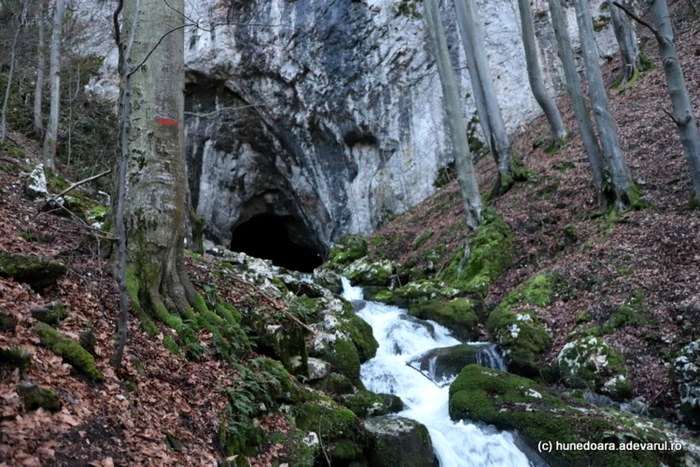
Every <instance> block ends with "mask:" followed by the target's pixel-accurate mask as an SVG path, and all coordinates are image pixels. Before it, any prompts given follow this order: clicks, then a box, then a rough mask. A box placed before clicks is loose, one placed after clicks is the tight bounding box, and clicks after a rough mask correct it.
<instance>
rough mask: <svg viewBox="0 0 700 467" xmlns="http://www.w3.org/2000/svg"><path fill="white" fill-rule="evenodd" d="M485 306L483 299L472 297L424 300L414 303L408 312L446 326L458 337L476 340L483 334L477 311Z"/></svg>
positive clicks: (463, 339) (464, 339)
mask: <svg viewBox="0 0 700 467" xmlns="http://www.w3.org/2000/svg"><path fill="white" fill-rule="evenodd" d="M483 307H484V304H483V302H482V301H481V300H472V299H470V298H456V299H454V300H450V301H443V300H422V301H419V302H416V303H413V304H412V305H411V306H410V308H409V310H408V314H409V315H411V316H414V317H416V318H420V319H430V320H433V321H435V322H436V323H438V324H441V325H443V326H445V327H446V328H447V329H449V330H450V331H451V332H452V334H453V335H454V336H455V337H456V338H457V339H460V340H462V341H474V340H477V339H478V338H479V335H480V334H481V333H480V330H479V318H478V317H477V312H478V311H479V310H480V309H483Z"/></svg>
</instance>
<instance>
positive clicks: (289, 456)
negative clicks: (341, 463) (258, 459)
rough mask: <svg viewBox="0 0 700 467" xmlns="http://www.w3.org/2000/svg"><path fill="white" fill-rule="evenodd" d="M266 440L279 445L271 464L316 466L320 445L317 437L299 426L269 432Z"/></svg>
mask: <svg viewBox="0 0 700 467" xmlns="http://www.w3.org/2000/svg"><path fill="white" fill-rule="evenodd" d="M265 442H266V443H269V444H270V445H274V446H276V447H277V449H275V452H276V454H275V458H274V459H273V462H274V463H273V464H271V465H273V466H275V467H277V466H283V465H288V466H294V467H297V466H298V467H314V461H315V459H316V456H317V455H318V453H319V447H320V446H319V443H318V439H317V438H316V437H314V436H313V435H311V436H309V435H308V434H307V433H306V432H304V431H303V430H300V429H298V428H292V429H291V430H287V429H285V430H281V431H271V432H269V433H267V435H266V440H265ZM280 446H281V447H280Z"/></svg>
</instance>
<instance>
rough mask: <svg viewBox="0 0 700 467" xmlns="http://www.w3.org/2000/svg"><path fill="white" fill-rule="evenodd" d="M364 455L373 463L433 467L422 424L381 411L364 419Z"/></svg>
mask: <svg viewBox="0 0 700 467" xmlns="http://www.w3.org/2000/svg"><path fill="white" fill-rule="evenodd" d="M365 430H366V432H367V441H366V443H367V448H366V453H367V458H368V460H369V463H370V465H372V466H373V467H396V466H399V465H400V466H402V467H437V465H438V464H437V461H436V459H435V457H434V455H433V445H432V442H431V441H430V435H429V433H428V429H427V428H426V427H425V425H423V424H421V423H419V422H417V421H415V420H411V419H409V418H404V417H395V416H391V415H385V416H382V417H376V418H370V419H367V420H366V421H365Z"/></svg>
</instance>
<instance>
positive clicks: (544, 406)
mask: <svg viewBox="0 0 700 467" xmlns="http://www.w3.org/2000/svg"><path fill="white" fill-rule="evenodd" d="M449 412H450V417H451V418H452V419H453V420H459V419H468V420H472V421H479V422H484V423H486V424H492V425H494V426H496V427H497V428H498V429H501V430H517V431H518V433H519V434H520V436H521V437H522V439H523V441H524V442H525V443H526V444H527V445H528V446H530V448H531V449H537V447H538V443H540V442H550V443H553V444H554V445H556V443H557V442H559V443H578V442H594V443H601V442H606V443H607V442H609V443H614V444H618V443H619V442H621V441H630V440H634V441H641V442H662V441H665V440H667V438H666V436H665V435H664V434H663V433H661V432H660V431H658V430H656V429H654V428H653V427H652V425H651V424H649V423H648V422H644V421H643V420H641V419H637V418H635V417H632V416H630V415H626V414H623V413H620V412H616V411H613V410H604V409H598V408H596V407H594V406H591V405H590V404H588V403H586V402H585V401H583V400H580V399H571V398H567V397H564V396H561V395H558V394H556V393H555V392H554V391H553V390H552V389H550V388H548V387H546V386H540V385H537V384H536V383H535V382H534V381H532V380H529V379H526V378H521V377H517V376H514V375H511V374H509V373H505V372H500V371H497V370H490V369H485V368H482V367H479V366H476V365H469V366H467V367H465V368H464V369H463V370H462V372H461V373H460V375H459V377H458V378H457V379H456V380H455V381H454V383H452V385H451V386H450V399H449ZM539 452H540V454H541V455H542V456H543V458H544V460H545V461H546V462H547V463H548V464H549V465H551V466H572V465H574V466H578V465H581V466H584V465H586V466H587V465H601V466H602V465H616V466H617V465H620V466H638V465H642V466H653V465H658V464H659V463H660V462H664V463H666V464H667V465H680V460H681V459H682V456H683V453H679V452H671V451H639V450H637V451H631V450H630V451H625V450H619V451H618V450H573V449H572V450H563V449H552V450H545V451H543V450H540V451H539Z"/></svg>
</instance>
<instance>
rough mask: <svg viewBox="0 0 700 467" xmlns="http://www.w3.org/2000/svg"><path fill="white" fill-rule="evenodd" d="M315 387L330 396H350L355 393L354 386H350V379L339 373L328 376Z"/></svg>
mask: <svg viewBox="0 0 700 467" xmlns="http://www.w3.org/2000/svg"><path fill="white" fill-rule="evenodd" d="M316 386H317V387H318V388H319V389H322V390H324V391H326V392H328V393H331V394H352V393H353V392H355V386H353V385H352V382H351V381H350V378H348V377H347V376H345V375H342V374H340V373H331V374H329V375H328V376H326V377H325V378H323V379H322V380H321V381H320V382H319V383H318V384H317V385H316Z"/></svg>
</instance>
